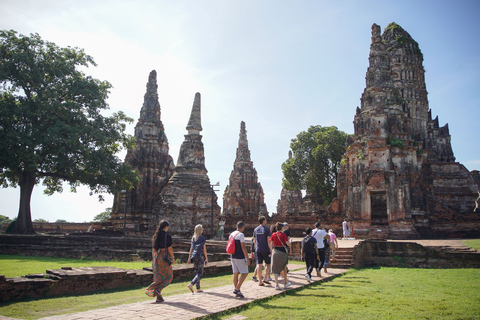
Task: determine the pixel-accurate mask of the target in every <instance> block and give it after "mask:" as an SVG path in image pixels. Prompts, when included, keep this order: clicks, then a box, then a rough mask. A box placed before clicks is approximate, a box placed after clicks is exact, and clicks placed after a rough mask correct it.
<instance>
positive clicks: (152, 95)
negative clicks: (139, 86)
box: [140, 70, 160, 122]
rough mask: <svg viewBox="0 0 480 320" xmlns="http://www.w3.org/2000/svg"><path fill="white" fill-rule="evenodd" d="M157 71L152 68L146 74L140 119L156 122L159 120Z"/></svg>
mask: <svg viewBox="0 0 480 320" xmlns="http://www.w3.org/2000/svg"><path fill="white" fill-rule="evenodd" d="M157 89H158V85H157V71H155V70H152V71H151V72H150V75H149V76H148V82H147V92H146V93H145V95H144V97H143V106H142V109H141V110H140V120H141V121H143V122H145V121H152V122H156V121H159V120H160V103H159V102H158V91H157Z"/></svg>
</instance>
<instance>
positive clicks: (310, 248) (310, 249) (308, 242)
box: [302, 236, 315, 253]
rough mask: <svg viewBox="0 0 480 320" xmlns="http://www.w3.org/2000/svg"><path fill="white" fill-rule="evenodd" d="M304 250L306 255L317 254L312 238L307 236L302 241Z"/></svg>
mask: <svg viewBox="0 0 480 320" xmlns="http://www.w3.org/2000/svg"><path fill="white" fill-rule="evenodd" d="M302 248H303V252H305V253H314V252H315V243H314V242H313V237H312V236H306V237H305V238H303V240H302Z"/></svg>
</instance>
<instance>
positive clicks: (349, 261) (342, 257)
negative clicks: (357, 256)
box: [328, 248, 354, 269]
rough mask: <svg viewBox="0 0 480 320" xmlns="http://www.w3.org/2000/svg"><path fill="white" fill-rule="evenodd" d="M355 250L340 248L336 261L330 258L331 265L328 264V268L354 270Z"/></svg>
mask: <svg viewBox="0 0 480 320" xmlns="http://www.w3.org/2000/svg"><path fill="white" fill-rule="evenodd" d="M353 250H354V248H338V249H337V253H336V254H335V260H333V261H332V257H331V256H330V263H329V264H328V268H342V269H349V268H352V267H353Z"/></svg>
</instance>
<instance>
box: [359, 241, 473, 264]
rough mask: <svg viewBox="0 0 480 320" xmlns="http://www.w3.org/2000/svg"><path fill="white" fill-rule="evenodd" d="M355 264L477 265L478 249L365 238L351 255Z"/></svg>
mask: <svg viewBox="0 0 480 320" xmlns="http://www.w3.org/2000/svg"><path fill="white" fill-rule="evenodd" d="M353 262H354V265H355V267H357V268H358V267H363V266H368V267H372V266H386V267H413V268H479V267H480V252H475V251H472V252H448V251H445V250H442V249H439V250H435V249H432V248H426V247H424V246H422V245H420V244H418V243H414V242H390V241H375V240H366V241H362V242H360V243H359V244H358V245H357V246H356V247H355V251H354V254H353Z"/></svg>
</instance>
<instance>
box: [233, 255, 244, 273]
mask: <svg viewBox="0 0 480 320" xmlns="http://www.w3.org/2000/svg"><path fill="white" fill-rule="evenodd" d="M232 269H233V273H241V274H246V273H248V266H247V260H246V259H234V258H232Z"/></svg>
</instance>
